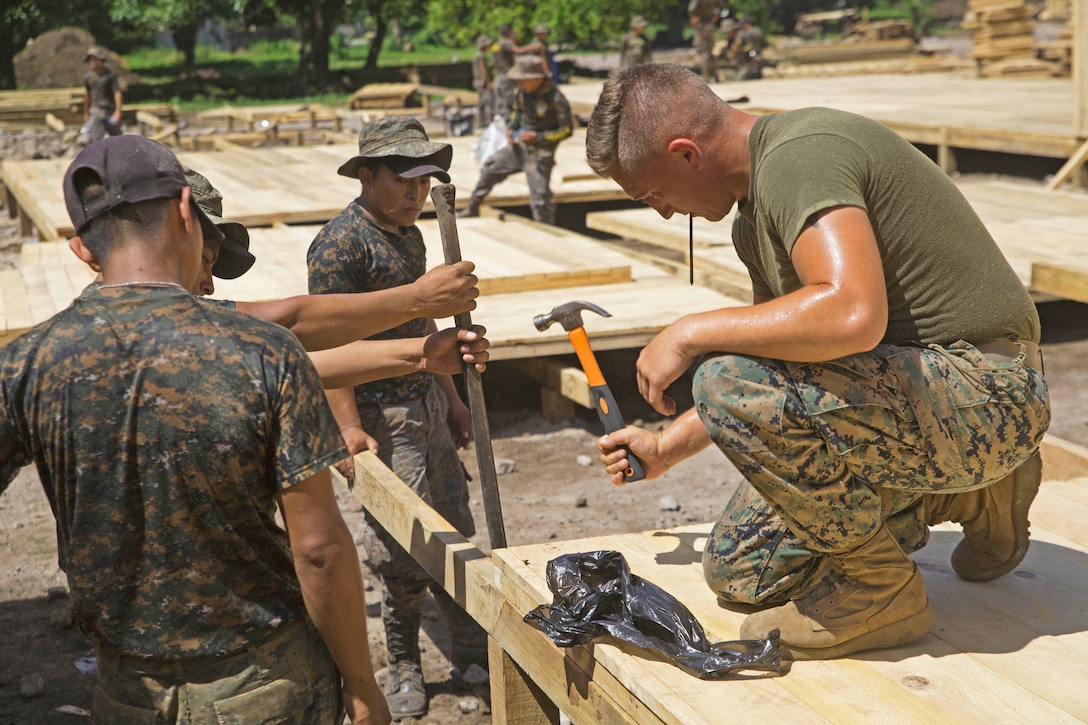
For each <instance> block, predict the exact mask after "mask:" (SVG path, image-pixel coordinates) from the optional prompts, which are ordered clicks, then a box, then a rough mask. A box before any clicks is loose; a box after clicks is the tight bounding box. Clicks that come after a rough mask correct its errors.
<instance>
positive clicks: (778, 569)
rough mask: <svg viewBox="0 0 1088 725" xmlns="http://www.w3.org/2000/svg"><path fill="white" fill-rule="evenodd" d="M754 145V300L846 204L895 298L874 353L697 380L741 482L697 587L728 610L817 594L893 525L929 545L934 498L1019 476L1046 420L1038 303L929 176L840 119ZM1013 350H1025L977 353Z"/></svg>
mask: <svg viewBox="0 0 1088 725" xmlns="http://www.w3.org/2000/svg"><path fill="white" fill-rule="evenodd" d="M750 138H751V141H750V143H751V146H752V168H753V169H757V170H758V171H757V172H756V173H754V174H753V177H752V181H751V184H750V193H749V196H748V198H747V199H745V200H744V202H743V203H742V204H741V205H740V206H739V207H738V212H739V213H738V215H737V219H736V221H735V222H734V226H733V240H734V243H735V244H736V248H737V252H738V254H739V256H740V257H741V259H742V260H743V261H744V263H745V265H746V266H747V267H748V270H749V273H750V276H751V277H752V282H753V288H754V291H755V293H756V296H757V298H760V299H772V298H776V297H781V296H783V295H787V294H789V293H790V292H792V291H794V290H796V289H798V288H799V287H800V286H801V283H800V281H799V280H798V278H797V276H796V271H795V270H794V268H793V266H792V262H791V261H790V252H791V251H792V247H791V244H792V243H793V242H794V241H796V238H797V235H798V234H800V230H801V228H802V227H803V224H804V223H805V220H806V219H808V218H810V217H811V215H812V214H813V213H814V212H816V211H819V210H820V209H826V208H829V207H834V206H842V205H848V206H855V207H860V208H864V209H866V210H867V212H868V214H869V216H870V219H871V221H872V224H873V228H874V231H875V234H876V238H877V239H878V240H880V244H881V259H882V264H883V267H884V275H885V279H886V285H887V288H888V326H887V332H886V334H885V337H884V341H883V343H882V344H880V345H877V346H876V347H875V348H874V349H873V350H871V351H869V352H865V353H859V354H855V355H849V356H847V357H843V358H839V359H835V360H829V361H826V362H819V363H795V362H785V361H780V360H771V359H766V358H759V357H754V356H744V355H728V354H725V355H713V356H710V357H708V359H706V360H704V361H702V362H701V364H700V365H699V367H698V368H697V371H696V374H695V378H694V382H693V396H694V399H695V406H696V409H697V412H698V414H699V417H700V419H701V420H702V421H703V424H704V425H705V426H706V429H707V431H708V432H709V433H710V437H711V438H712V440H713V441H714V443H715V444H717V446H718V447H719V448H720V449H721V450H722V451H723V453H725V455H726V456H727V457H728V458H729V459H730V461H732V462H733V464H734V465H735V466H736V467H737V468H738V470H739V471H740V472H741V473H742V474H743V475H744V477H745V479H746V481H747V483H744V484H742V485H741V487H740V488H739V489H738V491H737V492H736V494H735V495H734V497H733V498H732V500H730V502H729V503H728V505H727V506H726V507H725V509H724V510H723V511H722V513H721V516H720V517H719V520H718V522H717V523H716V525H715V526H714V529H713V531H712V533H711V536H710V540H709V542H708V544H707V546H706V549H705V550H704V555H703V565H704V574H705V576H706V579H707V583H708V584H709V585H710V586H711V588H712V589H714V590H715V591H716V592H718V593H719V595H720V596H722V597H723V598H724V599H726V600H729V601H734V602H744V603H755V604H765V605H766V604H777V603H782V602H785V601H787V600H788V599H790V597H791V596H795V595H797V594H799V593H802V592H805V591H806V590H809V589H811V588H812V586H813V585H815V584H816V583H818V582H819V581H820V580H821V579H822V578H823V576H824V575H825V574H826V573H827V571H828V568H827V567H828V566H829V564H830V562H829V558H830V557H829V556H828V555H833V554H836V553H837V552H842V551H849V550H851V549H852V548H853V547H855V546H857V544H858V542H860V541H863V540H865V539H866V537H868V536H869V535H870V534H871V533H872V532H873V531H874V530H877V529H878V528H879V527H880V525H881V524H882V523H886V525H887V529H888V531H889V533H891V534H892V536H893V537H894V538H895V539H896V540H897V541H898V543H899V545H900V547H901V548H902V549H903V550H904V551H906V552H911V551H915V550H917V549H919V548H921V547H922V546H924V545H925V543H926V541H927V538H928V528H927V517H926V510H925V508H924V505H923V502H924V501H925V500H926V499H931V498H934V495H936V498H944V497H943V496H940V494H949V493H958V492H964V491H970V490H975V489H980V488H983V487H985V486H988V485H989V484H991V483H993V482H995V481H997V480H999V479H1001V478H1003V477H1004V476H1006V475H1007V474H1009V473H1010V472H1011V471H1013V470H1015V469H1016V468H1018V467H1019V466H1020V464H1022V463H1024V462H1025V461H1027V460H1028V459H1029V458H1030V457H1032V455H1033V454H1034V453H1035V451H1036V450H1037V449H1038V445H1039V442H1040V441H1041V440H1042V437H1043V434H1044V433H1045V431H1046V429H1047V427H1048V425H1049V423H1050V410H1049V399H1048V396H1047V388H1046V382H1045V379H1044V376H1043V373H1042V370H1041V369H1037V367H1038V362H1037V361H1034V360H1032V359H1031V358H1029V356H1028V355H1027V353H1028V350H1029V347H1032V346H1033V341H1037V340H1038V339H1039V320H1038V315H1037V313H1036V311H1035V308H1034V305H1033V304H1032V302H1031V299H1030V297H1029V296H1028V295H1027V292H1026V291H1025V290H1024V287H1023V284H1022V283H1021V282H1020V281H1019V279H1018V278H1017V277H1016V275H1015V273H1014V272H1013V271H1012V269H1011V268H1010V267H1009V266H1008V263H1007V262H1006V261H1005V260H1004V258H1003V257H1002V256H1001V253H1000V251H999V250H998V248H997V246H996V244H994V242H993V239H992V238H991V237H990V235H989V233H988V232H987V231H986V229H985V227H984V226H983V225H982V223H981V221H979V220H978V218H977V216H976V215H974V213H973V212H972V210H971V209H970V207H969V206H968V205H967V204H966V202H965V201H964V200H963V198H962V196H961V195H959V194H958V192H957V191H956V189H955V187H954V185H953V184H952V183H951V181H950V180H949V179H948V178H947V176H946V175H945V174H944V173H943V172H941V171H940V169H939V168H937V167H936V165H935V164H933V163H932V162H931V161H930V160H929V159H927V158H925V157H924V156H923V155H922V154H921V153H920V152H918V151H917V149H915V148H913V147H911V146H910V144H908V143H907V142H905V141H903V140H902V138H901V137H899V136H897V135H896V134H895V133H894V132H891V131H890V130H888V129H887V128H886V127H883V126H881V125H880V124H876V123H874V122H872V121H869V120H867V119H863V118H860V117H858V116H854V115H853V114H846V113H842V112H839V111H831V110H829V109H802V110H798V111H791V112H789V113H784V114H777V115H776V116H775V117H773V118H772V117H768V116H765V117H762V118H761V119H759V120H757V122H756V125H755V126H754V127H753V129H752V131H751V134H750ZM817 169H819V172H817V171H816V170H817ZM965 339H966V340H969V341H970V342H965V341H964V340H965ZM1002 340H1003V341H1005V343H1006V345H1005V347H1007V348H1012V349H1020V350H1021V354H1020V355H1019V356H1010V357H1007V356H1004V355H996V353H994V352H990V353H983V352H981V351H980V350H979V348H980V347H985V348H987V349H988V350H992V349H993V348H991V347H990V346H991V345H993V344H994V343H998V342H1000V341H1002ZM1015 340H1023V341H1024V343H1019V342H1014V341H1015ZM972 343H974V344H972ZM1025 343H1026V344H1025ZM928 523H935V522H928Z"/></svg>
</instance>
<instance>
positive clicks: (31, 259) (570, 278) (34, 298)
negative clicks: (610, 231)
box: [0, 215, 740, 360]
mask: <svg viewBox="0 0 1088 725" xmlns="http://www.w3.org/2000/svg"><path fill="white" fill-rule="evenodd" d="M420 228H421V229H422V231H423V236H424V239H425V240H426V241H427V245H428V249H427V259H428V264H429V266H434V265H437V264H441V262H442V259H443V257H442V247H441V239H440V235H439V232H438V223H437V222H436V221H435V220H433V219H431V220H422V221H421V222H420ZM319 229H320V227H319V226H313V225H307V226H286V225H279V226H276V227H274V228H266V229H251V230H250V239H251V242H250V248H251V249H252V251H253V253H254V255H255V256H256V258H257V262H256V263H255V264H254V266H253V268H252V269H251V270H250V271H249V272H247V273H246V274H245V275H243V276H242V277H240V278H238V279H236V280H216V294H215V295H214V296H215V297H218V298H220V299H233V300H241V301H251V302H257V301H264V300H273V299H281V298H283V297H289V296H292V295H299V294H306V291H307V287H306V250H307V249H308V248H309V246H310V242H311V241H312V240H313V238H314V235H315V234H316V233H317V232H318V230H319ZM458 231H459V235H460V238H461V254H462V257H463V258H464V259H468V260H471V261H473V262H475V263H476V265H477V275H478V276H479V277H480V288H481V292H482V294H483V296H482V297H481V298H480V300H479V302H478V307H477V309H476V310H475V311H474V312H473V313H472V319H473V321H474V322H476V323H479V324H482V325H485V326H486V327H487V328H488V337H489V339H490V340H491V342H492V348H491V355H492V359H495V360H504V359H515V358H525V357H532V356H536V355H554V354H566V353H569V352H571V347H570V341H569V339H568V338H567V336H566V333H565V332H564V331H563V330H562V328H561V327H560V326H558V325H556V326H553V328H552V329H550V330H548V331H546V332H543V333H542V332H540V331H538V330H537V329H536V328H535V327H534V326H533V322H532V320H533V317H534V316H535V315H538V314H541V313H544V312H548V311H549V310H551V308H552V307H554V306H555V305H557V304H561V303H563V302H568V301H570V300H574V299H586V300H589V301H591V302H594V303H596V304H598V305H600V306H601V307H603V308H604V309H605V310H607V311H608V312H610V313H611V314H612V317H610V318H604V317H598V316H597V315H592V316H587V318H586V328H587V330H588V331H589V335H590V337H591V339H592V341H593V346H594V348H595V349H598V350H610V349H623V348H630V347H638V346H641V345H644V344H646V343H647V342H649V340H650V339H651V338H652V337H653V335H655V334H656V333H657V332H658V331H659V330H661V329H662V328H663V327H665V326H666V325H667V324H669V323H671V322H673V321H674V320H675V319H676V318H677V317H679V316H681V315H684V314H687V313H689V312H696V311H701V310H706V309H712V308H718V307H726V306H733V305H738V304H740V302H739V301H737V300H734V299H731V298H729V297H727V296H725V295H722V294H720V293H718V292H715V291H713V290H710V289H708V288H706V287H701V286H698V285H697V286H694V287H691V286H689V285H688V284H687V283H686V282H684V281H683V280H680V279H678V278H676V277H675V276H673V275H671V274H669V273H668V272H666V271H663V270H661V269H658V268H657V267H655V266H654V265H652V264H647V263H645V262H640V261H638V260H633V259H631V258H630V257H628V256H626V255H624V254H623V253H622V252H620V251H617V250H616V249H613V248H610V247H608V246H605V245H603V244H600V243H599V242H596V241H594V240H592V239H589V238H587V237H585V236H582V235H580V234H576V233H574V232H569V231H566V230H564V229H560V228H558V227H551V226H546V225H541V224H535V223H534V222H532V221H528V220H525V219H522V218H521V217H515V216H513V215H509V216H507V217H506V221H499V220H497V219H486V218H479V219H462V220H459V222H458ZM93 277H94V274H93V273H92V272H91V271H90V269H89V268H87V267H86V266H85V265H83V264H82V263H80V262H79V260H77V259H76V257H75V256H74V255H73V254H72V253H71V251H70V250H69V249H68V245H67V243H66V242H47V243H38V244H26V245H24V246H23V255H22V260H21V269H19V270H6V271H0V282H2V289H0V344H2V343H4V342H7V341H9V340H11V339H13V338H14V337H16V336H17V335H19V334H22V332H24V331H25V330H27V329H28V328H29V327H31V326H32V325H35V324H37V323H38V322H42V321H44V320H46V319H48V318H49V317H51V316H52V315H54V314H56V312H58V311H60V310H62V309H64V308H65V307H67V306H68V304H69V303H70V302H71V300H72V299H73V298H74V297H75V296H77V295H78V294H79V292H80V291H81V290H82V289H83V288H84V287H85V286H86V285H87V284H88V283H89V282H90V281H91V280H92V279H93ZM448 322H449V324H452V321H448Z"/></svg>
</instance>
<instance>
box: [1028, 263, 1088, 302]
mask: <svg viewBox="0 0 1088 725" xmlns="http://www.w3.org/2000/svg"><path fill="white" fill-rule="evenodd" d="M1031 289H1032V290H1033V291H1035V292H1045V293H1046V294H1051V295H1054V296H1055V297H1061V298H1062V299H1066V300H1074V301H1075V302H1088V272H1085V271H1082V270H1077V269H1070V268H1068V267H1058V266H1055V265H1052V264H1045V263H1043V262H1034V263H1032V265H1031Z"/></svg>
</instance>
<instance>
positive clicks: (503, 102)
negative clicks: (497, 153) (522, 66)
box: [491, 38, 518, 125]
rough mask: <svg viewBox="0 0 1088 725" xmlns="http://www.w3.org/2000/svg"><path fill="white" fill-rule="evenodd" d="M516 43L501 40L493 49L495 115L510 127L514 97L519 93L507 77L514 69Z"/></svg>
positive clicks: (507, 39)
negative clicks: (500, 117)
mask: <svg viewBox="0 0 1088 725" xmlns="http://www.w3.org/2000/svg"><path fill="white" fill-rule="evenodd" d="M515 57H516V54H515V52H514V41H513V40H511V39H510V38H500V39H499V42H498V43H497V44H496V45H495V47H494V48H493V49H492V54H491V62H492V63H493V64H494V65H495V113H497V114H498V115H500V116H502V120H504V121H506V122H507V125H509V121H510V111H511V107H512V106H513V104H514V96H515V94H517V92H518V85H517V83H514V81H512V80H510V76H509V75H507V74H508V73H509V72H510V69H511V68H513V67H514V59H515Z"/></svg>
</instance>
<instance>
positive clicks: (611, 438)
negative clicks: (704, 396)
mask: <svg viewBox="0 0 1088 725" xmlns="http://www.w3.org/2000/svg"><path fill="white" fill-rule="evenodd" d="M710 442H711V441H710V434H709V433H707V431H706V427H705V426H704V425H703V421H702V420H701V419H700V418H699V414H698V413H696V412H695V408H691V409H689V410H687V411H685V412H684V413H681V414H680V415H679V416H678V417H677V418H676V420H674V421H673V422H672V423H670V424H669V426H668V427H667V428H665V429H664V430H662V431H660V432H658V433H652V432H650V431H648V430H645V429H644V428H636V427H635V426H633V425H629V426H627V427H626V428H621V429H620V430H617V431H613V432H612V433H608V434H606V435H603V436H601V437H600V438H598V439H597V448H598V449H599V450H600V451H601V463H603V464H604V467H605V471H607V472H608V475H609V476H611V477H612V483H614V484H616V485H617V486H622V485H623V483H624V480H623V472H624V471H625V470H626V469H627V465H628V461H627V453H626V451H624V447H625V446H626V447H627V448H628V449H630V451H631V453H632V454H634V456H635V457H636V458H638V459H639V460H640V461H642V466H643V468H645V470H646V478H647V479H651V478H657V477H658V476H660V475H661V474H663V473H665V471H667V470H669V469H670V468H672V467H673V466H675V465H676V464H677V463H679V462H680V461H683V460H685V459H687V458H690V457H691V456H694V455H695V454H696V453H698V452H699V451H701V450H703V449H705V448H706V447H707V446H709V445H710Z"/></svg>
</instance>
